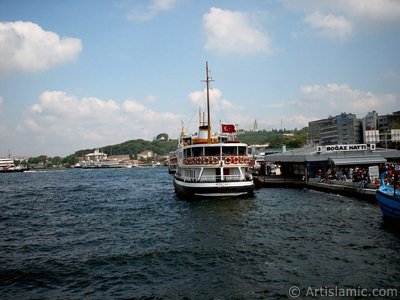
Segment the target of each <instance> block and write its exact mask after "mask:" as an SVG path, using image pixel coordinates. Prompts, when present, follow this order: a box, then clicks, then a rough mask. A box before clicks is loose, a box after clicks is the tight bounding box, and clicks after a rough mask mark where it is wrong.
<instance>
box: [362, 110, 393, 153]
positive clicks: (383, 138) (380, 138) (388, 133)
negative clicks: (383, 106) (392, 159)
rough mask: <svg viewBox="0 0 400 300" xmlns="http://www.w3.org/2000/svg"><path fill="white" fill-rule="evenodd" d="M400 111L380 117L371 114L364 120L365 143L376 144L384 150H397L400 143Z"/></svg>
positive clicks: (375, 113) (373, 113)
mask: <svg viewBox="0 0 400 300" xmlns="http://www.w3.org/2000/svg"><path fill="white" fill-rule="evenodd" d="M399 129H400V111H397V112H393V113H392V114H389V115H382V116H379V115H378V113H377V112H375V111H373V112H369V113H368V114H367V115H366V116H365V117H364V118H363V130H364V143H375V144H377V145H378V146H380V147H383V148H395V147H396V146H397V143H398V142H399V138H398V135H399V134H400V130H399Z"/></svg>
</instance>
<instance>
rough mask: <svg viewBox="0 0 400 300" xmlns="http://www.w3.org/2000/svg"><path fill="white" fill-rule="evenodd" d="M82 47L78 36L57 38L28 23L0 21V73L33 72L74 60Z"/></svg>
mask: <svg viewBox="0 0 400 300" xmlns="http://www.w3.org/2000/svg"><path fill="white" fill-rule="evenodd" d="M81 50H82V43H81V40H80V39H76V38H69V37H65V38H60V37H59V36H58V35H57V34H56V33H54V32H50V31H44V30H43V29H42V28H41V27H40V26H39V25H37V24H34V23H31V22H21V21H18V22H6V23H0V57H1V60H0V73H7V72H11V71H22V72H35V71H42V70H46V69H50V68H52V67H54V66H56V65H59V64H65V63H70V62H73V61H74V60H75V59H76V58H77V57H78V55H79V53H80V52H81Z"/></svg>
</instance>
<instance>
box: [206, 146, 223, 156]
mask: <svg viewBox="0 0 400 300" xmlns="http://www.w3.org/2000/svg"><path fill="white" fill-rule="evenodd" d="M219 149H220V147H219V146H218V147H206V148H205V154H204V155H205V156H219Z"/></svg>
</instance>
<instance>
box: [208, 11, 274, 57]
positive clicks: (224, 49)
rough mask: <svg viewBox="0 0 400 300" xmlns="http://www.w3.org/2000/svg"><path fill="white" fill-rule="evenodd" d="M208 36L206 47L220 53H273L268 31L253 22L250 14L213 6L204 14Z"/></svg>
mask: <svg viewBox="0 0 400 300" xmlns="http://www.w3.org/2000/svg"><path fill="white" fill-rule="evenodd" d="M203 26H204V29H205V32H206V36H207V43H206V44H205V46H204V47H205V49H206V50H210V51H216V52H218V53H222V54H225V53H241V54H248V53H250V54H252V53H266V54H272V52H273V49H272V46H271V40H270V38H269V37H268V35H267V33H265V32H263V31H261V30H259V29H257V28H256V27H255V26H254V25H253V24H251V18H250V16H249V15H248V14H246V13H244V12H239V11H230V10H223V9H220V8H216V7H212V8H211V9H210V12H209V13H207V14H205V15H204V16H203Z"/></svg>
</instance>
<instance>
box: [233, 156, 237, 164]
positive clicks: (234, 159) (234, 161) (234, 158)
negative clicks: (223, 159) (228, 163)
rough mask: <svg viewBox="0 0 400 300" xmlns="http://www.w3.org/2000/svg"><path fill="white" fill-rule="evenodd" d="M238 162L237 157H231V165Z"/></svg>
mask: <svg viewBox="0 0 400 300" xmlns="http://www.w3.org/2000/svg"><path fill="white" fill-rule="evenodd" d="M238 161H239V159H238V157H237V156H232V163H233V164H237V163H238Z"/></svg>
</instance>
